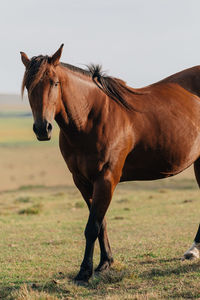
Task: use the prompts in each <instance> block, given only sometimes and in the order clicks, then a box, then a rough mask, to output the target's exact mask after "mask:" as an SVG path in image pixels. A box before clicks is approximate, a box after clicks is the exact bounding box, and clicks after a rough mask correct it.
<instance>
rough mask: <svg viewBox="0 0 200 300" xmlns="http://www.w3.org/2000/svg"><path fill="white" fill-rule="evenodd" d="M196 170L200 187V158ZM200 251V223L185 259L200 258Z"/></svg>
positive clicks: (195, 164)
mask: <svg viewBox="0 0 200 300" xmlns="http://www.w3.org/2000/svg"><path fill="white" fill-rule="evenodd" d="M194 172H195V177H196V180H197V183H198V185H199V187H200V159H198V160H196V161H195V163H194ZM199 251H200V225H199V228H198V231H197V233H196V236H195V239H194V242H193V244H192V246H191V247H190V248H189V249H188V250H187V251H186V252H185V253H184V255H183V259H195V258H199Z"/></svg>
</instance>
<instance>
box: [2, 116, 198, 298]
mask: <svg viewBox="0 0 200 300" xmlns="http://www.w3.org/2000/svg"><path fill="white" fill-rule="evenodd" d="M31 128H32V120H31V119H30V118H27V119H26V118H23V119H18V118H17V119H16V118H9V120H8V119H5V118H4V119H3V118H2V119H0V139H1V141H0V170H1V174H0V175H1V181H0V236H1V239H0V266H1V267H0V268H1V272H0V299H8V300H22V299H24V300H39V299H40V300H45V299H46V300H48V299H49V300H53V299H54V300H58V299H112V300H115V299H116V300H118V299H138V300H142V299H198V298H200V283H199V279H200V261H199V260H197V261H181V260H180V258H181V256H182V254H183V253H184V252H185V251H186V250H187V249H188V247H189V246H190V245H191V243H192V241H193V238H194V235H195V233H196V230H197V227H198V223H199V211H200V201H199V196H200V195H199V191H198V188H197V185H196V183H195V181H194V179H193V176H192V171H191V170H189V171H188V172H186V173H184V174H183V175H181V176H177V177H174V178H171V179H167V180H163V181H154V182H143V183H140V182H134V183H125V184H120V185H118V187H117V189H116V191H115V195H114V198H113V200H112V203H111V205H110V208H109V210H108V213H107V220H108V232H109V236H110V242H111V246H112V251H113V255H114V259H115V263H114V265H113V266H112V268H111V269H110V270H109V271H107V272H105V273H104V274H102V275H100V276H97V275H94V276H93V278H92V279H91V280H90V282H89V284H87V285H85V286H77V285H76V284H75V283H74V282H73V277H74V276H75V275H76V273H77V272H78V270H79V265H80V263H81V260H82V255H83V250H84V244H85V240H84V235H83V231H84V227H85V224H86V221H87V217H88V211H87V208H86V205H85V203H84V201H83V200H82V198H81V196H80V194H79V192H78V191H77V190H76V189H75V187H74V186H73V183H72V180H71V176H70V174H69V173H68V171H67V169H66V166H65V164H64V162H63V159H62V157H61V155H60V153H59V150H58V146H57V139H58V138H57V133H55V137H54V140H53V141H52V142H51V143H39V142H36V141H35V140H34V139H35V138H34V136H33V134H32V131H31ZM5 130H7V133H5V132H6V131H5ZM98 261H99V249H98V245H96V248H95V257H94V264H95V266H96V265H97V264H98Z"/></svg>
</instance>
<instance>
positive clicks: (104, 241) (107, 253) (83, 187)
mask: <svg viewBox="0 0 200 300" xmlns="http://www.w3.org/2000/svg"><path fill="white" fill-rule="evenodd" d="M73 179H74V183H75V184H76V186H77V188H78V189H79V191H80V192H81V194H82V196H83V198H84V200H85V202H86V203H87V206H88V208H89V210H90V207H91V204H92V193H93V187H92V185H91V184H90V183H86V182H83V180H80V178H79V177H78V176H75V175H73ZM98 240H99V246H100V263H99V265H98V267H97V268H96V269H95V272H101V271H104V270H106V269H108V268H109V267H110V266H111V264H112V263H113V261H114V260H113V257H112V252H111V248H110V244H109V240H108V235H107V226H106V218H105V217H104V219H103V222H102V225H101V229H100V232H99V235H98Z"/></svg>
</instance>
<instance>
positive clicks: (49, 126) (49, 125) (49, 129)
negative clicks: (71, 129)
mask: <svg viewBox="0 0 200 300" xmlns="http://www.w3.org/2000/svg"><path fill="white" fill-rule="evenodd" d="M51 130H52V125H51V123H48V125H47V131H48V132H50V131H51Z"/></svg>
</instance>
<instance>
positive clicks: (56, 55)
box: [51, 44, 64, 66]
mask: <svg viewBox="0 0 200 300" xmlns="http://www.w3.org/2000/svg"><path fill="white" fill-rule="evenodd" d="M63 46H64V44H62V45H61V46H60V48H59V49H58V50H57V51H56V52H55V53H54V55H52V57H51V63H52V64H53V65H54V66H56V65H58V64H59V61H60V57H61V54H62V49H63Z"/></svg>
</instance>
